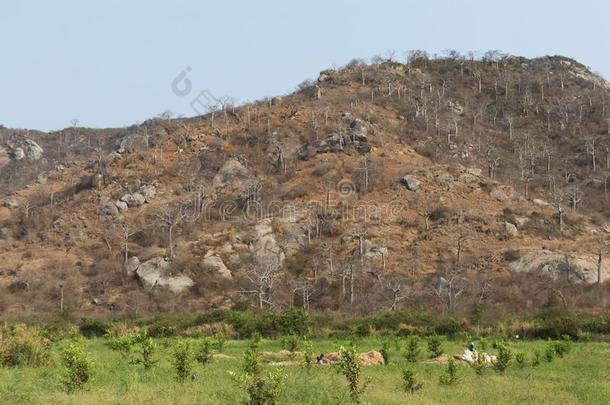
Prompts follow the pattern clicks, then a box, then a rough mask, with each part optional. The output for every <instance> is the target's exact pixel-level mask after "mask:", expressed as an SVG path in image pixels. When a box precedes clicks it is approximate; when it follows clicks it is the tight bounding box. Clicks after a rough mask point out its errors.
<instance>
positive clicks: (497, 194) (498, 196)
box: [489, 187, 508, 201]
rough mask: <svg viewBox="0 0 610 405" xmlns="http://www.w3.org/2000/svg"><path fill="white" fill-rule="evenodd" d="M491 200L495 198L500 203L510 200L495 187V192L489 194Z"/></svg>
mask: <svg viewBox="0 0 610 405" xmlns="http://www.w3.org/2000/svg"><path fill="white" fill-rule="evenodd" d="M489 196H490V197H491V198H495V199H496V200H498V201H504V200H506V199H507V198H508V196H507V195H506V194H505V193H504V192H503V191H502V190H500V189H499V188H497V187H494V188H493V190H491V192H490V193H489Z"/></svg>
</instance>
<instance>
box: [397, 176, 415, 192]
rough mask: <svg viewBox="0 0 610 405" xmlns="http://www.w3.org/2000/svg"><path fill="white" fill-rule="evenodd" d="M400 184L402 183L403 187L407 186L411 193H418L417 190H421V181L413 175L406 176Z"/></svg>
mask: <svg viewBox="0 0 610 405" xmlns="http://www.w3.org/2000/svg"><path fill="white" fill-rule="evenodd" d="M400 182H401V183H402V185H403V186H405V187H406V188H407V190H411V191H417V189H418V188H419V184H420V182H419V180H418V179H417V177H415V176H413V175H411V174H407V175H406V176H404V177H403V178H402V179H401V180H400Z"/></svg>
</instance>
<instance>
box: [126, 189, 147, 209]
mask: <svg viewBox="0 0 610 405" xmlns="http://www.w3.org/2000/svg"><path fill="white" fill-rule="evenodd" d="M121 201H123V202H124V203H126V204H127V206H128V207H129V208H133V207H139V206H140V205H142V204H144V203H145V202H146V198H144V196H143V195H142V194H140V193H133V194H125V195H124V196H123V197H121Z"/></svg>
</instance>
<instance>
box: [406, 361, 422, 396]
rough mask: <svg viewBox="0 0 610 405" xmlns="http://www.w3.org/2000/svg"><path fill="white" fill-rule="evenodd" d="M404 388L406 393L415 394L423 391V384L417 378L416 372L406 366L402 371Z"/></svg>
mask: <svg viewBox="0 0 610 405" xmlns="http://www.w3.org/2000/svg"><path fill="white" fill-rule="evenodd" d="M402 387H403V389H404V390H405V392H408V393H409V394H414V393H415V392H416V391H419V390H420V389H422V387H423V384H422V383H421V382H419V381H418V380H417V378H416V377H415V370H413V367H410V366H406V367H405V368H403V369H402Z"/></svg>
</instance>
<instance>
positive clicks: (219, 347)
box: [214, 332, 227, 353]
mask: <svg viewBox="0 0 610 405" xmlns="http://www.w3.org/2000/svg"><path fill="white" fill-rule="evenodd" d="M214 342H215V346H216V351H217V352H218V353H222V352H223V350H224V348H225V343H226V342H227V338H226V336H225V334H224V333H222V332H217V333H215V334H214Z"/></svg>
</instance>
